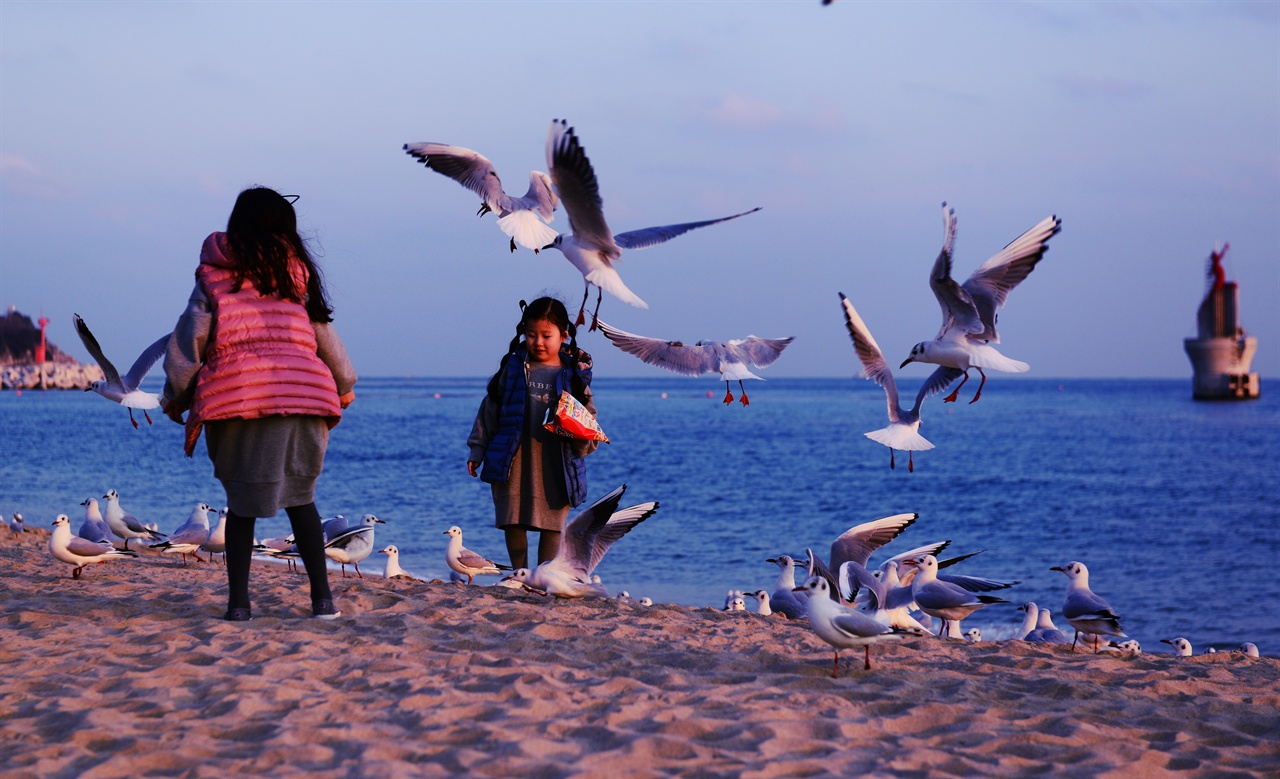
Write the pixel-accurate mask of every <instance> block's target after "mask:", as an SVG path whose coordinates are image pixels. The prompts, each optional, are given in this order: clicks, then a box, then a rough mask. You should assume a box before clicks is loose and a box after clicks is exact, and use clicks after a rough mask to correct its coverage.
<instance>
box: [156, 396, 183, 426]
mask: <svg viewBox="0 0 1280 779" xmlns="http://www.w3.org/2000/svg"><path fill="white" fill-rule="evenodd" d="M160 410H161V411H163V412H164V415H165V416H167V417H169V418H170V419H172V420H173V421H174V422H177V423H178V424H180V425H184V424H186V422H184V421H183V420H182V412H183V411H185V410H186V409H184V408H182V407H181V406H179V405H178V404H177V403H174V402H173V401H171V400H169V401H166V400H164V399H161V401H160Z"/></svg>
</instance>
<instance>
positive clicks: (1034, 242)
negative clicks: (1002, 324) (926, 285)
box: [964, 216, 1062, 343]
mask: <svg viewBox="0 0 1280 779" xmlns="http://www.w3.org/2000/svg"><path fill="white" fill-rule="evenodd" d="M1061 230H1062V220H1061V219H1059V218H1058V217H1056V216H1049V217H1046V218H1045V219H1043V220H1041V221H1040V223H1039V224H1037V225H1036V226H1035V227H1032V228H1031V229H1030V230H1028V231H1026V232H1025V233H1023V234H1022V235H1020V236H1018V237H1017V238H1015V239H1013V241H1012V242H1011V243H1010V244H1009V245H1008V246H1006V247H1004V248H1003V249H1001V250H1000V252H999V253H998V254H996V255H995V256H994V257H992V258H991V259H989V260H987V261H986V262H984V263H982V266H981V267H979V268H978V269H977V270H976V271H974V272H973V275H972V276H970V277H969V279H968V281H966V282H965V283H964V291H965V292H967V293H968V295H969V298H970V299H971V300H972V301H973V304H974V306H975V307H976V309H977V311H978V316H979V317H980V318H981V319H982V325H983V330H982V331H981V332H980V333H978V334H976V335H975V336H974V337H975V338H977V339H979V340H982V341H991V342H992V343H1000V337H999V336H998V335H997V334H996V309H997V308H999V307H1001V306H1003V305H1004V301H1005V299H1006V298H1008V297H1009V292H1010V290H1012V289H1013V288H1014V287H1016V286H1018V285H1019V284H1021V283H1022V280H1023V279H1025V278H1026V277H1027V275H1028V274H1030V273H1031V271H1032V270H1034V269H1035V267H1036V265H1037V264H1038V263H1039V262H1040V260H1041V259H1043V258H1044V253H1045V252H1047V251H1048V250H1049V246H1048V243H1049V239H1050V238H1052V237H1053V236H1055V235H1057V234H1058V232H1059V231H1061Z"/></svg>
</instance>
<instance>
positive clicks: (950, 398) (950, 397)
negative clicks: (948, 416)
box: [942, 371, 969, 403]
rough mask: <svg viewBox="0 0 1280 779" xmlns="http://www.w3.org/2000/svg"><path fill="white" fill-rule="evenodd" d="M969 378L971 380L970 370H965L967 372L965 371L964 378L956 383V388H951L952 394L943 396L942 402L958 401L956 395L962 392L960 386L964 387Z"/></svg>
mask: <svg viewBox="0 0 1280 779" xmlns="http://www.w3.org/2000/svg"><path fill="white" fill-rule="evenodd" d="M968 380H969V372H968V371H965V372H964V378H963V379H961V380H960V383H959V384H957V385H956V388H955V389H953V390H951V394H950V395H948V396H946V397H945V398H943V399H942V402H943V403H955V402H956V397H957V396H958V395H959V394H960V388H961V387H963V386H964V383H965V382H966V381H968Z"/></svg>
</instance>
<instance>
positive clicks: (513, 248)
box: [511, 238, 516, 254]
mask: <svg viewBox="0 0 1280 779" xmlns="http://www.w3.org/2000/svg"><path fill="white" fill-rule="evenodd" d="M511 253H512V254H515V253H516V239H514V238H512V239H511Z"/></svg>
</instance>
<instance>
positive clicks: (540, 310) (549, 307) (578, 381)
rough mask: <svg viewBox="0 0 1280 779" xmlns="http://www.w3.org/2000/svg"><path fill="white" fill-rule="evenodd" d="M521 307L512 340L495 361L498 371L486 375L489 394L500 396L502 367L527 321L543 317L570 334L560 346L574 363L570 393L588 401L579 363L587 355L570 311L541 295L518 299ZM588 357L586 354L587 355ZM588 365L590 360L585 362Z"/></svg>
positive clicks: (514, 348) (516, 347)
mask: <svg viewBox="0 0 1280 779" xmlns="http://www.w3.org/2000/svg"><path fill="white" fill-rule="evenodd" d="M520 310H521V311H522V312H523V313H522V314H521V316H520V321H519V322H518V323H516V336H515V338H512V339H511V343H510V344H509V345H508V346H507V353H506V354H504V355H502V360H501V361H500V362H499V363H498V371H497V373H495V374H493V377H492V378H491V379H489V389H488V392H489V397H490V398H492V399H493V400H494V401H495V402H501V400H502V382H501V380H500V377H501V376H502V369H503V367H505V366H506V364H507V359H508V358H509V357H511V355H513V354H515V353H516V352H517V350H519V348H520V339H521V338H523V337H524V332H525V330H527V329H528V328H529V323H530V322H537V321H538V320H540V319H545V320H546V321H548V322H550V323H551V324H553V325H555V326H556V327H558V328H560V329H561V330H563V331H565V332H567V333H568V334H569V343H568V344H567V345H565V346H561V347H560V348H561V350H564V351H567V352H568V353H569V362H570V364H571V365H572V366H573V376H572V377H571V378H570V380H569V392H570V393H572V394H573V396H574V397H575V398H577V399H578V400H579V401H581V402H582V403H586V402H587V382H586V380H584V379H583V378H582V374H581V372H580V367H581V366H580V363H582V361H583V359H584V358H586V352H584V351H582V350H581V349H579V348H578V328H577V327H575V326H574V324H573V322H572V321H570V319H569V312H568V310H567V309H565V307H564V303H561V302H560V301H559V300H556V299H555V298H551V297H541V298H538V299H537V300H535V301H533V302H532V303H529V304H527V305H526V304H525V302H524V301H523V300H522V301H520ZM587 359H589V358H587ZM587 367H588V368H589V367H590V363H588V366H587Z"/></svg>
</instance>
